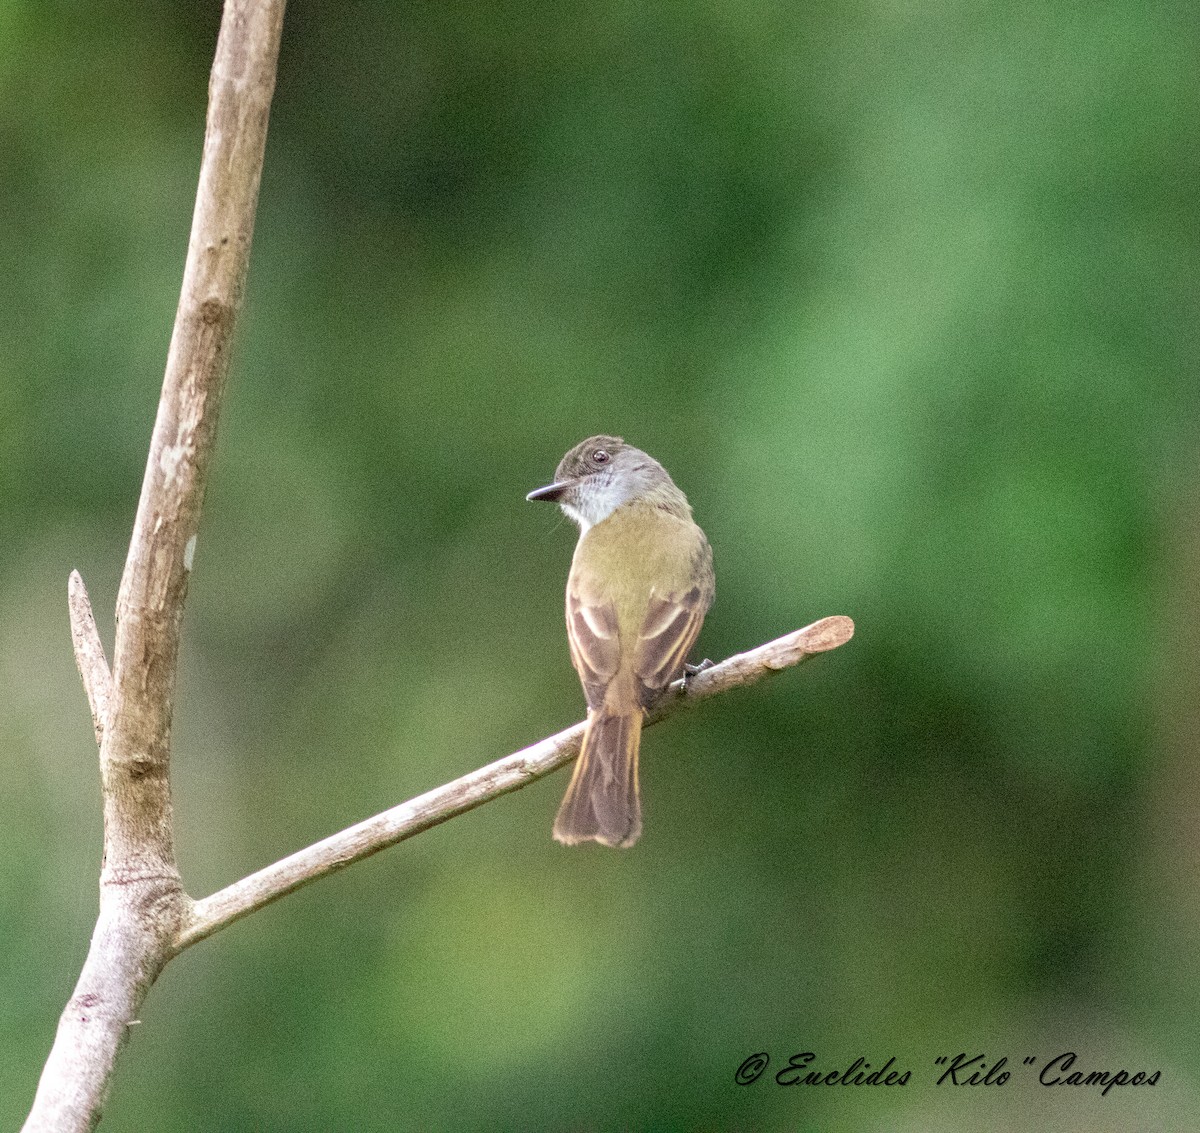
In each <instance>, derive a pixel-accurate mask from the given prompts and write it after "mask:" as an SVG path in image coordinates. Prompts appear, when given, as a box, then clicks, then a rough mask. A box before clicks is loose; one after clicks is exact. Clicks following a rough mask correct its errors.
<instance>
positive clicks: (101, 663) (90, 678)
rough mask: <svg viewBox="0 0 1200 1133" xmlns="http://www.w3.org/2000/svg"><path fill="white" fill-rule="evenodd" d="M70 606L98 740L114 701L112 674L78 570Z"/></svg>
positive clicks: (69, 587)
mask: <svg viewBox="0 0 1200 1133" xmlns="http://www.w3.org/2000/svg"><path fill="white" fill-rule="evenodd" d="M67 606H68V608H69V609H70V611H71V640H72V642H73V643H74V645H75V664H76V666H78V668H79V675H80V677H82V678H83V689H84V692H86V693H87V698H88V704H89V705H90V706H91V709H92V727H93V728H95V730H96V743H97V744H100V743H102V742H103V740H104V726H105V724H106V722H107V721H108V709H109V705H110V704H111V703H112V693H113V683H112V674H111V673H110V672H109V671H108V660H107V658H106V657H105V656H104V645H103V643H102V642H101V641H100V631H99V630H97V629H96V618H95V616H94V615H93V614H92V603H91V600H90V599H89V598H88V592H87V587H86V586H84V585H83V579H82V578H81V577H80V575H79V571H77V570H73V571H71V577H70V579H69V580H68V581H67Z"/></svg>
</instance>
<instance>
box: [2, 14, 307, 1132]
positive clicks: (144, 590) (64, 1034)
mask: <svg viewBox="0 0 1200 1133" xmlns="http://www.w3.org/2000/svg"><path fill="white" fill-rule="evenodd" d="M283 9H284V3H283V0H227V3H226V5H225V10H224V13H223V15H222V18H221V31H220V36H219V38H218V42H217V50H216V55H215V58H214V60H213V68H212V76H211V79H210V83H209V102H208V119H207V124H206V127H205V134H204V157H203V162H202V165H201V169H200V186H199V189H198V191H197V194H196V209H195V213H194V214H193V218H192V232H191V238H190V241H189V243H188V253H187V263H186V265H185V267H184V275H183V286H182V290H181V295H180V300H179V308H178V311H177V313H176V316H175V329H174V332H173V334H172V337H171V347H170V351H169V353H168V356H167V367H166V374H165V377H164V379H163V389H162V396H161V399H160V401H159V406H158V417H157V420H156V422H155V425H154V433H153V437H152V440H151V443H150V455H149V460H148V461H147V465H146V475H145V479H144V480H143V483H142V495H141V501H140V503H139V505H138V512H137V519H136V521H135V524H134V530H133V537H132V539H131V541H130V544H129V555H128V557H127V559H126V563H125V571H124V573H123V575H122V577H121V588H120V593H119V595H118V598H117V632H116V643H115V648H114V651H113V669H112V677H111V679H106V678H107V676H108V674H107V670H106V668H105V666H104V652H103V649H102V648H100V646H99V638H98V637H97V636H96V634H95V624H94V622H93V621H92V620H91V616H90V613H91V612H90V609H87V599H86V594H85V593H84V591H83V587H82V583H81V582H80V583H78V584H77V583H76V578H77V576H75V577H73V579H72V583H71V588H70V589H71V593H70V605H71V610H72V630H73V636H74V637H75V643H76V659H77V661H78V663H79V667H80V672H81V674H82V676H83V679H84V685H85V687H86V689H87V691H88V696H89V699H90V702H91V705H92V717H93V722H94V724H95V727H96V732H97V735H98V737H99V739H100V774H101V783H102V787H103V798H104V865H103V868H102V870H101V875H100V913H99V917H98V919H97V921H96V928H95V931H94V932H93V934H92V942H91V946H90V949H89V951H88V955H87V959H86V960H85V962H84V965H83V970H82V972H81V973H80V976H79V982H78V983H77V985H76V987H75V993H74V994H73V995H72V996H71V999H70V1002H69V1003H68V1004H67V1006H66V1009H65V1010H64V1011H63V1014H62V1017H61V1019H60V1020H59V1025H58V1033H57V1036H56V1038H55V1041H54V1046H53V1048H52V1050H51V1052H50V1056H49V1058H48V1060H47V1062H46V1065H45V1067H44V1069H43V1071H42V1077H41V1081H40V1083H39V1085H38V1090H37V1095H36V1097H35V1098H34V1103H33V1108H32V1110H31V1111H30V1114H29V1117H28V1119H27V1121H26V1123H25V1130H26V1131H27V1133H34V1131H38V1133H42V1131H49V1130H55V1131H65V1130H86V1129H91V1128H93V1127H94V1126H95V1124H96V1123H97V1122H98V1121H99V1120H100V1113H101V1107H102V1106H103V1103H104V1097H105V1093H106V1091H107V1088H108V1081H109V1077H110V1075H111V1073H112V1069H113V1064H114V1061H115V1059H116V1056H117V1052H118V1051H119V1049H120V1047H121V1044H122V1043H123V1042H124V1040H125V1037H126V1035H127V1033H128V1029H129V1027H130V1025H131V1024H132V1023H133V1022H134V1021H135V1020H136V1017H137V1012H138V1009H139V1007H140V1005H141V1002H142V1000H143V998H144V997H145V995H146V992H147V991H148V990H149V989H150V985H151V984H152V983H153V982H154V980H155V978H156V977H157V976H158V973H159V972H160V971H161V970H162V966H163V964H165V963H166V961H167V959H168V957H169V956H170V955H171V949H172V945H173V942H174V940H175V937H176V936H177V934H178V932H179V929H180V926H181V925H182V924H184V923H185V922H186V920H187V914H188V906H189V902H188V899H187V897H186V895H185V894H184V892H183V886H182V884H181V883H180V879H179V871H178V869H177V868H176V865H175V847H174V839H173V835H172V823H171V792H170V779H169V775H168V771H169V761H170V740H171V709H172V701H173V695H174V689H175V669H176V657H177V654H178V650H179V627H180V623H181V621H182V618H183V605H184V599H185V597H186V595H187V579H188V573H189V571H190V568H191V563H192V555H193V553H194V551H195V542H194V540H195V538H196V532H197V529H198V527H199V523H200V509H201V507H202V505H203V502H204V484H205V477H206V473H207V470H208V465H209V461H210V458H211V454H212V449H213V440H214V436H215V432H216V427H217V416H218V410H219V408H220V403H221V395H222V392H223V390H224V386H225V376H226V374H227V373H228V370H229V351H230V340H231V338H232V334H233V326H234V321H235V319H236V316H237V312H238V309H239V307H240V305H241V298H242V291H243V287H244V284H245V279H246V269H247V265H248V264H249V259H250V237H251V233H252V232H253V228H254V211H255V205H256V203H257V199H258V183H259V176H260V174H261V171H262V159H263V148H264V146H265V143H266V137H267V116H268V113H269V110H270V105H271V95H272V92H273V91H274V87H275V65H276V59H277V57H278V53H279V37H280V33H281V29H282V24H283Z"/></svg>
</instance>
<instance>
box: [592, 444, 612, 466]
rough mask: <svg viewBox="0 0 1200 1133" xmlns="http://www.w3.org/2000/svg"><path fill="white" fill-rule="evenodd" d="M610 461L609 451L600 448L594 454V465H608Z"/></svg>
mask: <svg viewBox="0 0 1200 1133" xmlns="http://www.w3.org/2000/svg"><path fill="white" fill-rule="evenodd" d="M609 459H610V458H609V455H608V450H607V449H602V448H598V449H596V450H595V451H594V452H593V453H592V463H593V464H607V463H608V462H609Z"/></svg>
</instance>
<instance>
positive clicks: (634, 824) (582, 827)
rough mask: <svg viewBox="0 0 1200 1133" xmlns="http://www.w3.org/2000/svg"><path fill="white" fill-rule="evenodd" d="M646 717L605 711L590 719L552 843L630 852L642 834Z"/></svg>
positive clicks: (637, 713)
mask: <svg viewBox="0 0 1200 1133" xmlns="http://www.w3.org/2000/svg"><path fill="white" fill-rule="evenodd" d="M641 738H642V712H641V710H640V709H635V710H634V711H633V712H632V713H629V714H626V715H618V714H616V713H613V712H606V711H605V710H604V709H603V708H601V709H599V710H598V711H596V712H595V713H593V714H591V715H589V717H588V725H587V731H586V732H584V734H583V746H582V747H581V748H580V750H579V759H578V760H577V761H576V763H575V771H574V774H572V776H571V785H570V786H569V787H568V788H567V793H566V795H565V796H564V797H563V801H562V806H560V807H559V808H558V817H557V818H555V820H554V837H555V838H556V839H557V840H558V841H559V842H562V843H563V844H564V845H566V846H573V845H575V844H576V843H578V842H586V841H588V840H589V839H594V840H595V841H597V842H603V843H604V845H606V846H632V845H633V844H634V842H636V841H637V840H638V838H639V837H640V836H641V833H642V806H641V802H640V800H639V798H638V744H639V743H640V741H641Z"/></svg>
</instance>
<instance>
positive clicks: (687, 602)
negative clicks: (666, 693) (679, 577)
mask: <svg viewBox="0 0 1200 1133" xmlns="http://www.w3.org/2000/svg"><path fill="white" fill-rule="evenodd" d="M707 612H708V601H707V600H706V595H705V594H704V592H703V591H702V590H701V588H700V587H699V586H693V587H692V588H691V589H690V590H687V591H685V592H684V593H682V594H666V595H663V594H657V593H653V592H652V593H651V595H650V605H649V606H648V607H647V610H646V617H645V620H644V621H643V622H642V628H641V631H640V632H639V633H638V640H637V647H636V652H635V654H634V666H633V671H634V673H635V674H636V675H637V678H638V680H639V681H641V683H642V685H643V688H644V690H645V697H644V699H648V703H647V705H646V706H647V707H649V703H653V700H654V698H655V697H656V696H657V694H658V693H659V691H661V690H662V689H664V688H666V687H667V685H669V684H670V683H671V682H672V681H673V680H675V678H676V677H678V676H679V675H680V674H681V673H682V672H683V666H684V664H685V663H686V662H687V657H688V653H690V652H691V648H692V646H693V645H694V644H695V641H696V637H697V635H698V634H699V633H700V626H701V624H702V623H703V621H704V615H705V614H706V613H707Z"/></svg>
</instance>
